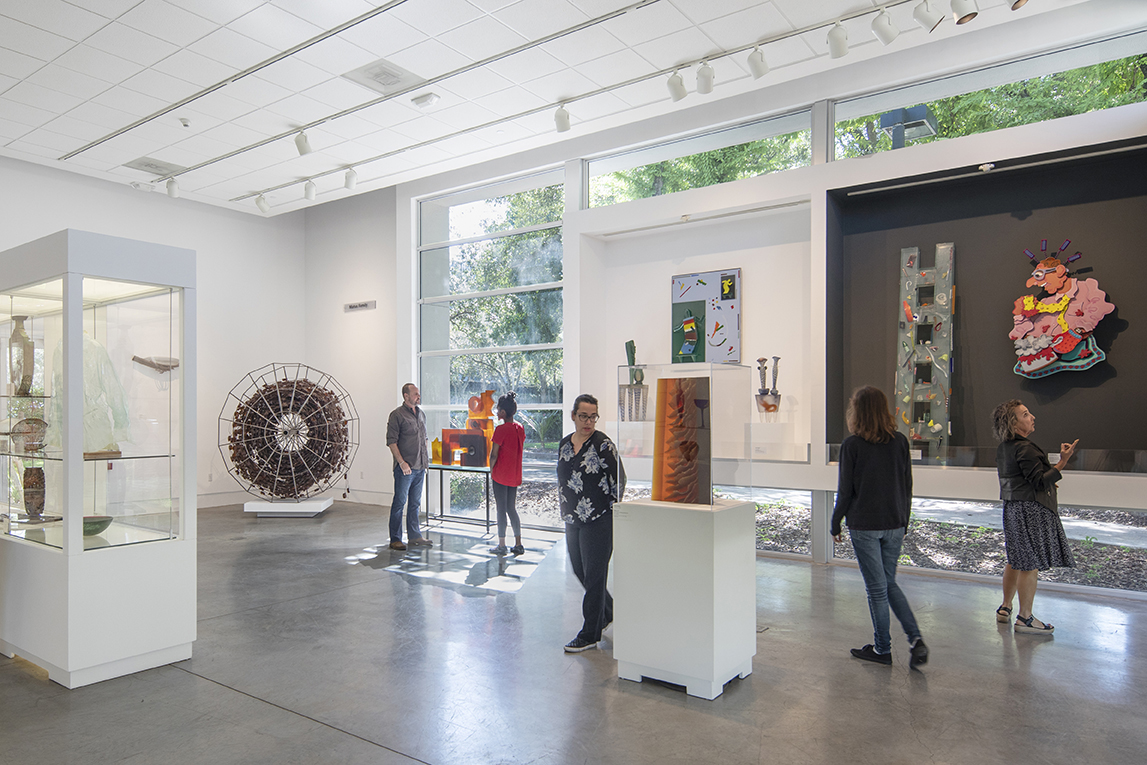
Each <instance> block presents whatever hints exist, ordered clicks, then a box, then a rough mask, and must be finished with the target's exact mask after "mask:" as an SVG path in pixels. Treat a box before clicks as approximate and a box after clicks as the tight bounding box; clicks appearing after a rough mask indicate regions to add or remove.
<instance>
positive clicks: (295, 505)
mask: <svg viewBox="0 0 1147 765" xmlns="http://www.w3.org/2000/svg"><path fill="white" fill-rule="evenodd" d="M334 503H335V501H334V500H333V499H308V500H306V501H304V502H267V501H265V500H256V501H254V502H244V503H243V512H244V513H255V514H256V515H257V516H258V517H260V518H314V517H315V516H316V515H319V514H321V513H323V512H325V511H326V509H327V508H328V507H330V506H331V505H333V504H334Z"/></svg>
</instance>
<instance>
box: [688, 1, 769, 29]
mask: <svg viewBox="0 0 1147 765" xmlns="http://www.w3.org/2000/svg"><path fill="white" fill-rule="evenodd" d="M672 3H673V5H675V6H677V9H678V10H680V11H681V12H682V13H684V14H685V15H686V16H688V17H689V19H690V21H692V22H693V23H695V24H703V23H704V22H706V21H712V20H713V19H716V18H720V17H722V16H727V15H729V14H731V13H737V12H738V11H743V10H746V9H748V8H766V7H768V8H772V6H771V5H769V4H768V3H764V2H761V0H721V2H719V3H714V2H713V0H672Z"/></svg>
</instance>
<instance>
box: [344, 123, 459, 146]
mask: <svg viewBox="0 0 1147 765" xmlns="http://www.w3.org/2000/svg"><path fill="white" fill-rule="evenodd" d="M391 129H392V130H393V131H394V132H395V133H398V134H399V135H404V136H406V137H407V138H409V139H411V140H412V141H413V142H414V143H421V142H423V141H430V140H433V139H435V138H441V137H442V136H444V135H449V134H451V133H453V132H454V129H453V128H452V127H450V126H449V125H447V124H446V123H445V122H439V121H438V120H436V119H434V118H433V117H419V118H418V119H413V120H410V121H409V122H403V123H401V124H399V125H395V126H394V127H393V128H391ZM360 140H362V141H363V142H364V143H365V139H360Z"/></svg>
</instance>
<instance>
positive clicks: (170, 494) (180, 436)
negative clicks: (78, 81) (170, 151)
mask: <svg viewBox="0 0 1147 765" xmlns="http://www.w3.org/2000/svg"><path fill="white" fill-rule="evenodd" d="M0 274H2V276H0V343H2V345H3V347H2V354H0V358H2V359H3V362H2V363H3V366H4V368H5V376H4V379H3V380H2V381H0V383H2V384H0V392H2V396H0V401H2V411H0V415H2V417H3V419H2V421H0V504H2V507H0V510H2V512H3V518H2V519H0V520H2V525H0V530H2V532H3V533H2V534H0V565H2V566H3V570H4V571H5V572H6V576H5V577H4V579H3V581H0V597H2V599H3V603H2V606H3V608H2V610H0V614H2V616H0V650H2V651H3V652H4V653H5V654H7V655H21V656H23V657H24V658H26V659H28V660H30V661H32V662H33V663H36V664H39V665H40V666H42V667H44V668H45V669H47V670H48V673H49V677H51V678H52V679H53V680H56V681H57V682H59V683H61V684H62V685H66V686H68V687H77V686H79V685H86V684H88V683H91V682H97V681H99V680H103V679H106V678H108V677H115V676H118V675H122V674H126V673H128V672H133V671H137V670H139V669H144V668H148V667H152V666H158V665H160V664H165V663H169V662H171V661H177V660H181V659H184V658H187V657H189V656H190V651H191V642H192V641H193V640H194V635H195V538H194V537H195V534H194V519H195V502H194V488H195V481H194V470H195V438H194V431H195V428H194V403H195V396H194V326H195V325H194V294H195V292H194V278H195V257H194V253H193V252H191V251H189V250H184V249H180V248H174V247H166V246H161V245H154V244H147V243H143V242H136V241H132V240H127V239H120V238H117V237H109V236H103V235H98V234H91V233H87V232H81V231H71V230H69V231H63V232H60V233H58V234H54V235H52V236H49V237H45V238H44V239H40V240H37V241H35V242H31V243H29V244H26V245H23V246H21V247H17V248H15V249H12V250H8V251H7V252H4V253H0Z"/></svg>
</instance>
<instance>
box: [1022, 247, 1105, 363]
mask: <svg viewBox="0 0 1147 765" xmlns="http://www.w3.org/2000/svg"><path fill="white" fill-rule="evenodd" d="M1070 244H1071V240H1070V239H1068V240H1066V241H1065V242H1064V243H1063V244H1062V245H1061V246H1060V248H1059V252H1057V253H1055V254H1053V255H1048V256H1047V257H1044V258H1043V259H1042V260H1037V258H1036V255H1035V253H1033V252H1032V251H1031V250H1024V253H1026V254H1027V256H1028V258H1030V259H1031V261H1032V263H1033V265H1034V266H1035V268H1034V270H1033V271H1032V273H1031V278H1029V279H1028V280H1027V286H1028V288H1029V289H1033V290H1036V291H1035V292H1034V293H1031V294H1027V295H1024V296H1023V297H1021V298H1017V299H1016V302H1015V305H1014V307H1013V308H1012V320H1013V322H1014V327H1013V328H1012V331H1011V333H1010V334H1009V335H1008V337H1010V338H1011V339H1012V341H1013V342H1015V346H1016V356H1018V357H1019V358H1018V360H1017V361H1016V366H1015V370H1014V371H1015V373H1016V374H1017V375H1022V376H1023V377H1028V378H1031V379H1037V378H1040V377H1046V376H1048V375H1050V374H1055V373H1056V372H1064V371H1077V372H1078V371H1081V370H1084V369H1090V368H1091V367H1093V366H1095V365H1096V364H1098V363H1099V362H1101V361H1103V360H1104V359H1105V358H1106V356H1105V355H1104V353H1103V351H1102V350H1100V348H1099V346H1098V345H1096V343H1095V338H1094V337H1092V334H1091V333H1092V332H1093V331H1094V330H1095V326H1096V325H1097V324H1099V322H1100V320H1101V319H1103V317H1104V316H1106V315H1107V314H1109V313H1111V312H1112V311H1114V310H1115V306H1114V305H1113V304H1112V303H1110V302H1108V300H1107V293H1105V292H1104V291H1103V290H1101V289H1100V288H1099V282H1097V281H1096V280H1095V279H1079V278H1076V274H1078V273H1082V272H1084V271H1090V270H1091V269H1090V268H1086V269H1080V271H1076V272H1072V271H1070V270H1068V266H1069V265H1070V264H1071V263H1072V262H1074V261H1076V260H1078V259H1079V258H1081V257H1082V256H1083V253H1080V252H1077V253H1075V254H1074V255H1072V256H1070V257H1069V258H1067V260H1064V261H1061V260H1060V259H1059V253H1062V252H1063V251H1064V250H1066V249H1067V247H1068V245H1070ZM1040 249H1041V252H1043V253H1046V252H1047V240H1046V239H1044V240H1043V241H1042V242H1041V247H1040Z"/></svg>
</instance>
